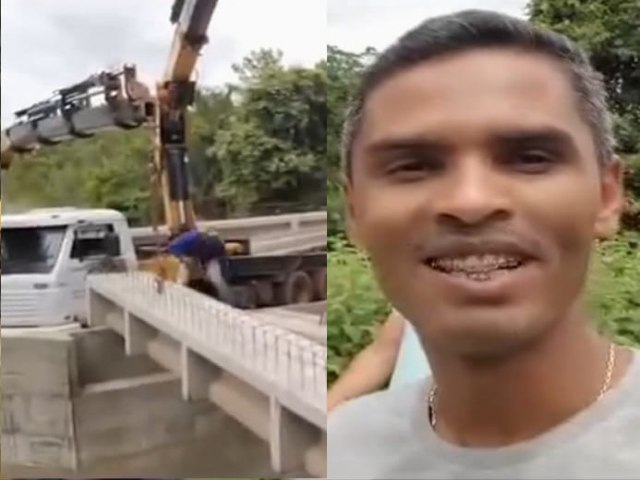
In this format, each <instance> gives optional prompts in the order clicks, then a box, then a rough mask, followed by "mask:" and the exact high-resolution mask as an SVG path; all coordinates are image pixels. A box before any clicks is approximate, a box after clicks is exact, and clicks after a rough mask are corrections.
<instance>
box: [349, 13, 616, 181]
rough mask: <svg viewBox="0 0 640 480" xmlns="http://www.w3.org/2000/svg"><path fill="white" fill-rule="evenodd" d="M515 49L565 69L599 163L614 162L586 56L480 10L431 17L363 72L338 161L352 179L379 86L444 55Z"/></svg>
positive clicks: (561, 39)
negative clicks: (358, 144)
mask: <svg viewBox="0 0 640 480" xmlns="http://www.w3.org/2000/svg"><path fill="white" fill-rule="evenodd" d="M495 47H503V48H517V49H522V50H525V51H530V52H534V53H541V54H544V55H547V56H549V57H551V58H553V59H556V60H559V61H560V62H561V63H562V64H563V65H565V66H566V67H567V72H568V74H569V76H570V77H571V81H572V85H573V90H574V92H575V93H576V98H577V100H578V107H579V109H580V113H581V115H582V117H583V119H584V120H585V122H586V123H587V125H588V126H589V128H590V130H591V134H592V137H593V141H594V145H595V147H596V152H597V157H598V161H599V162H600V163H601V164H606V163H607V162H609V161H610V160H611V159H612V158H613V148H614V140H613V133H612V127H611V120H610V117H609V113H608V110H607V96H606V90H605V88H604V82H603V78H602V75H601V74H600V73H598V72H597V71H595V70H594V68H593V67H592V66H591V63H590V62H589V58H588V56H587V54H586V53H585V52H584V50H583V49H582V48H580V47H579V46H578V45H577V44H576V43H574V42H572V41H571V40H569V39H568V38H567V37H566V36H564V35H560V34H558V33H555V32H552V31H550V30H546V29H543V28H540V27H537V26H534V25H533V24H531V23H529V22H527V21H526V20H521V19H518V18H514V17H510V16H508V15H504V14H501V13H497V12H492V11H484V10H464V11H461V12H457V13H454V14H450V15H444V16H439V17H433V18H429V19H427V20H425V21H424V22H422V23H421V24H420V25H418V26H417V27H415V28H413V29H412V30H410V31H408V32H407V33H405V34H404V35H403V36H402V37H400V38H399V39H398V40H397V41H396V42H395V43H394V44H393V45H391V46H390V47H389V48H387V49H386V50H384V51H383V52H382V53H381V54H380V56H379V57H377V59H376V60H375V61H374V62H373V63H372V64H371V65H370V66H369V67H368V68H367V69H366V70H365V72H364V74H363V76H362V79H361V82H360V85H359V87H358V88H357V90H356V93H355V95H354V97H353V99H352V102H351V105H350V108H349V110H348V111H347V115H346V120H345V125H344V131H343V145H342V157H343V164H344V166H345V170H346V173H347V176H348V177H350V176H351V173H352V168H351V167H352V166H351V160H352V155H353V145H354V143H355V141H356V139H357V137H358V134H359V133H360V129H361V127H362V121H363V115H364V108H365V104H366V101H367V98H368V97H369V95H370V94H371V92H372V91H373V90H375V89H376V87H378V86H379V85H380V84H381V83H382V82H383V81H385V80H387V79H389V78H390V77H392V76H394V75H395V74H397V73H399V72H401V71H404V70H407V69H409V68H411V67H414V66H416V65H418V64H420V63H424V62H426V61H429V60H432V59H434V58H437V57H442V56H443V55H447V54H452V53H459V52H464V51H469V50H473V49H478V48H495Z"/></svg>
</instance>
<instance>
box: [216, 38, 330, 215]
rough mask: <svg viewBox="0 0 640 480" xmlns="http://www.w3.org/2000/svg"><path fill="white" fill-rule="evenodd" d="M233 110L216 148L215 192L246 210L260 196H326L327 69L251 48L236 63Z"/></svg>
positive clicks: (309, 199)
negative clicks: (291, 64) (288, 64)
mask: <svg viewBox="0 0 640 480" xmlns="http://www.w3.org/2000/svg"><path fill="white" fill-rule="evenodd" d="M235 69H236V72H237V73H238V75H239V77H240V79H241V84H240V85H239V86H237V87H236V89H235V91H234V93H233V95H234V97H235V98H236V99H237V102H236V106H235V109H234V111H233V113H232V114H231V115H230V117H229V118H228V122H227V123H226V124H225V125H224V126H223V127H222V129H221V130H220V131H219V132H218V134H217V136H216V143H215V145H213V146H212V152H211V154H212V155H214V154H215V156H216V158H217V159H218V161H219V163H220V168H221V173H222V182H221V183H220V184H219V185H218V188H217V190H216V193H217V195H219V196H220V197H222V198H224V199H226V200H227V201H228V202H229V203H230V204H231V205H232V206H233V209H234V210H236V211H239V212H246V211H247V210H248V209H250V208H251V207H252V206H253V205H255V204H257V203H265V202H266V203H269V202H273V203H281V202H284V203H287V202H303V203H310V204H314V205H315V206H316V207H317V206H320V205H323V204H324V202H325V198H326V170H325V163H326V160H325V158H326V115H327V106H326V69H325V68H324V67H323V64H322V63H321V64H318V65H317V66H316V67H315V68H313V69H308V68H301V67H288V68H287V67H284V66H283V65H282V55H281V53H280V52H273V51H270V50H261V51H258V52H254V53H253V54H252V55H250V56H249V57H248V58H247V59H245V60H244V62H243V63H242V65H238V66H236V67H235Z"/></svg>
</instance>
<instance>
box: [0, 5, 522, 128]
mask: <svg viewBox="0 0 640 480" xmlns="http://www.w3.org/2000/svg"><path fill="white" fill-rule="evenodd" d="M172 3H173V0H89V1H81V0H3V1H2V15H1V22H2V26H1V32H2V50H1V55H2V59H1V62H2V85H1V88H0V94H1V96H2V98H1V106H2V125H3V126H6V125H8V124H9V122H11V120H12V118H13V112H14V111H15V110H17V109H19V108H23V107H26V106H28V105H30V104H32V103H34V102H36V101H39V100H42V99H44V98H47V97H48V96H49V95H50V94H51V93H52V92H53V91H54V90H56V89H57V88H60V87H64V86H66V85H70V84H72V83H75V82H77V81H80V80H82V79H84V78H85V77H87V76H88V75H90V74H92V73H95V72H97V71H100V70H104V69H108V68H114V67H117V66H119V65H122V64H123V63H125V62H133V63H136V64H137V65H138V68H139V72H140V75H141V77H142V78H143V80H145V81H148V82H150V83H153V80H154V79H156V78H158V77H159V76H160V75H161V74H162V72H163V69H164V64H165V62H166V59H167V54H168V51H169V46H170V43H171V37H172V33H173V29H172V25H171V24H170V23H169V13H170V9H171V5H172ZM525 3H526V0H485V1H484V2H483V7H484V8H488V9H494V10H499V11H502V12H505V13H510V14H514V15H519V16H522V15H524V5H525ZM477 4H478V2H477V0H220V1H219V4H218V7H217V9H216V12H215V14H214V17H213V20H212V24H211V27H210V30H209V35H210V39H211V41H210V44H209V45H208V46H207V47H205V50H204V52H203V56H202V58H201V60H200V63H199V70H198V78H199V81H200V82H201V83H203V84H206V85H221V84H224V83H225V82H229V81H233V80H234V78H235V77H234V75H233V72H232V71H231V64H232V63H234V62H237V61H239V60H241V59H242V58H243V57H244V56H245V55H246V54H247V53H249V52H250V51H251V50H254V49H257V48H261V47H273V48H279V49H281V50H282V51H283V53H284V56H285V60H286V61H287V62H288V63H299V64H304V65H311V64H313V63H315V62H316V61H318V60H319V59H321V58H322V57H324V56H325V53H326V44H327V43H330V44H333V45H338V46H340V47H342V48H344V49H347V50H354V51H357V50H361V49H363V48H365V47H366V46H369V45H370V46H373V47H376V48H383V47H385V46H386V45H388V44H389V43H390V42H391V41H392V40H393V39H394V38H395V37H397V36H398V35H399V34H401V33H402V32H403V31H404V30H406V29H408V28H410V27H412V26H413V25H414V24H415V23H417V22H418V21H419V20H421V19H423V18H425V17H428V16H433V15H438V14H442V13H447V12H451V11H455V10H459V9H463V8H471V7H473V6H474V5H477Z"/></svg>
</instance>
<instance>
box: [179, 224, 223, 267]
mask: <svg viewBox="0 0 640 480" xmlns="http://www.w3.org/2000/svg"><path fill="white" fill-rule="evenodd" d="M168 251H169V253H171V254H172V255H174V256H176V257H178V258H180V259H184V258H193V259H196V260H198V262H199V263H200V265H201V266H202V267H203V268H204V269H206V267H207V265H208V264H209V262H211V261H212V260H214V259H217V258H224V257H226V251H225V246H224V241H222V239H221V238H220V237H219V236H218V235H216V234H214V233H209V232H200V231H197V230H193V231H188V232H185V233H182V234H181V235H179V236H178V237H176V238H175V239H174V240H172V241H171V243H170V244H169V247H168Z"/></svg>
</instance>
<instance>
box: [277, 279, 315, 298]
mask: <svg viewBox="0 0 640 480" xmlns="http://www.w3.org/2000/svg"><path fill="white" fill-rule="evenodd" d="M313 290H314V289H313V282H312V281H311V277H309V275H307V274H306V273H305V272H303V271H296V272H292V273H290V274H289V275H288V276H287V278H286V279H285V280H284V282H282V283H281V284H279V285H278V287H277V296H276V299H277V302H278V303H279V304H281V305H293V304H295V303H310V302H312V301H313V294H314V291H313Z"/></svg>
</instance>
